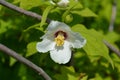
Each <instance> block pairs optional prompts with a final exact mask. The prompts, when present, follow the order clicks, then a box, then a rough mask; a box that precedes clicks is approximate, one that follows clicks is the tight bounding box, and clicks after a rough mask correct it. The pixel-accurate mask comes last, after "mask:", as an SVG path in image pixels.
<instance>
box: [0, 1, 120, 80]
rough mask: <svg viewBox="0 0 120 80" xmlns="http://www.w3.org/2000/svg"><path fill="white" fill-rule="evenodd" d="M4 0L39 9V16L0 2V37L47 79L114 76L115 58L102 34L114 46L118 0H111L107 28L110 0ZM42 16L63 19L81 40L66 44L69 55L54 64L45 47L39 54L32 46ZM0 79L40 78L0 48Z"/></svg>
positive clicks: (118, 66)
mask: <svg viewBox="0 0 120 80" xmlns="http://www.w3.org/2000/svg"><path fill="white" fill-rule="evenodd" d="M8 1H9V2H10V3H12V4H15V5H17V6H18V7H21V8H23V9H26V10H29V11H32V12H35V13H38V14H40V15H42V20H41V21H38V20H36V19H34V18H32V17H28V16H25V15H22V14H20V13H17V12H15V11H12V10H9V9H7V8H5V7H3V6H2V5H0V43H2V44H4V45H6V46H8V47H9V48H10V49H13V50H15V51H16V52H18V53H19V54H20V55H22V56H24V57H26V58H27V59H28V60H30V61H32V62H33V63H35V64H36V65H38V66H40V67H41V68H43V69H44V70H45V72H46V73H48V75H50V77H51V78H52V79H53V80H120V75H119V74H120V58H119V57H118V56H117V55H116V54H115V53H114V52H112V51H111V50H109V49H108V48H107V47H106V46H105V44H104V43H103V40H107V41H108V42H109V43H110V44H112V45H113V46H114V47H116V48H117V49H120V28H119V26H120V14H119V13H120V5H119V3H120V0H117V4H118V5H117V16H116V20H115V24H114V26H115V28H114V31H113V32H109V31H108V26H109V23H110V17H111V8H112V1H110V0H92V1H91V0H78V2H75V0H70V3H69V4H68V6H67V7H65V8H64V7H59V6H57V5H52V4H51V3H50V2H49V0H8ZM47 18H49V19H51V20H57V21H61V22H65V23H66V24H68V25H69V26H70V28H71V29H72V30H73V31H75V32H78V33H80V34H81V35H82V36H83V37H84V38H86V40H87V43H86V45H85V46H84V47H83V48H82V49H72V51H73V57H72V59H73V60H72V61H71V62H70V63H68V64H65V65H60V64H57V63H55V62H53V60H51V58H50V56H49V52H48V53H47V54H42V53H38V52H37V50H36V43H37V42H38V41H41V40H40V37H41V36H43V35H44V33H45V29H46V28H47V25H48V24H47V23H46V19H47ZM69 65H70V66H69ZM111 65H112V66H111ZM113 67H114V69H113ZM0 79H1V80H9V79H10V80H44V78H43V77H42V76H40V75H38V74H37V73H36V72H35V71H33V70H32V69H30V68H28V67H27V66H25V65H23V64H21V63H20V62H18V61H17V60H15V59H14V58H12V57H10V56H8V55H5V54H4V53H3V52H1V51H0Z"/></svg>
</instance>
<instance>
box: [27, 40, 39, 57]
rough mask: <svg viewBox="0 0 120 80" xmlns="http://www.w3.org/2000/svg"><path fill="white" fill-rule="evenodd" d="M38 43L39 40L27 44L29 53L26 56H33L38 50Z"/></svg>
mask: <svg viewBox="0 0 120 80" xmlns="http://www.w3.org/2000/svg"><path fill="white" fill-rule="evenodd" d="M36 43H37V42H31V43H29V44H28V45H27V54H26V56H31V55H33V54H35V53H36V52H37V50H36Z"/></svg>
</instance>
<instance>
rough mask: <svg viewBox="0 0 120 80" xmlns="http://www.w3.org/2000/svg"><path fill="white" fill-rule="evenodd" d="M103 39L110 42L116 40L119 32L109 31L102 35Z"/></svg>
mask: <svg viewBox="0 0 120 80" xmlns="http://www.w3.org/2000/svg"><path fill="white" fill-rule="evenodd" d="M104 39H105V40H107V41H109V42H110V43H115V42H116V41H117V40H119V34H117V33H115V32H109V33H107V34H106V35H105V36H104Z"/></svg>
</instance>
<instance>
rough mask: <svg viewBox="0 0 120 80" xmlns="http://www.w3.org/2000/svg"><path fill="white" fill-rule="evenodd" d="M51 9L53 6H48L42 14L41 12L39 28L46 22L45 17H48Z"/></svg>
mask: <svg viewBox="0 0 120 80" xmlns="http://www.w3.org/2000/svg"><path fill="white" fill-rule="evenodd" d="M52 8H53V6H48V7H47V8H46V9H45V10H44V12H43V15H42V19H41V23H40V27H42V26H43V25H44V24H45V22H46V19H47V16H48V13H49V12H50V10H51V9H52Z"/></svg>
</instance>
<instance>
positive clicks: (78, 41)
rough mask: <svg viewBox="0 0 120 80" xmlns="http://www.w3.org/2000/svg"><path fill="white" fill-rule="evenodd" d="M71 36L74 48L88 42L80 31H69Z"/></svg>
mask: <svg viewBox="0 0 120 80" xmlns="http://www.w3.org/2000/svg"><path fill="white" fill-rule="evenodd" d="M69 36H70V37H69V41H70V43H71V45H72V47H73V48H81V47H83V46H84V45H85V43H86V39H85V38H83V37H82V36H81V35H80V34H79V33H76V32H71V33H69Z"/></svg>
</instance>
